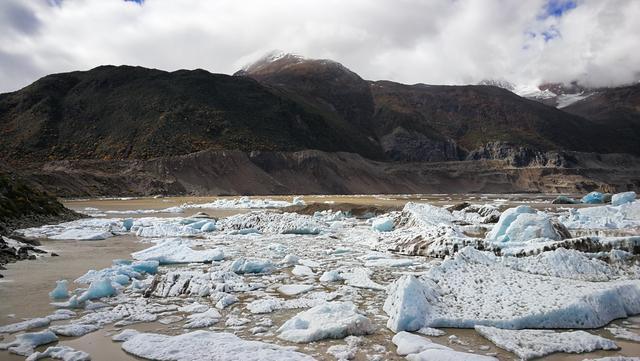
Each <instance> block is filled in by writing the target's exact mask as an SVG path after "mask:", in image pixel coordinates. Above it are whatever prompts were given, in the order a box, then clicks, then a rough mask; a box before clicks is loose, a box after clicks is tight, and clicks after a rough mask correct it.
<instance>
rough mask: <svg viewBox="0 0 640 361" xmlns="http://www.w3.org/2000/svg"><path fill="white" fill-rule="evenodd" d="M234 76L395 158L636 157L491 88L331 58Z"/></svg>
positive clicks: (591, 128) (277, 61) (275, 61)
mask: <svg viewBox="0 0 640 361" xmlns="http://www.w3.org/2000/svg"><path fill="white" fill-rule="evenodd" d="M236 75H240V76H244V77H251V78H253V79H255V80H257V81H259V82H260V83H262V84H265V85H267V86H270V87H273V88H276V89H279V90H281V91H282V93H283V94H287V96H288V97H290V98H292V99H295V100H296V101H298V102H300V103H304V104H307V105H308V106H310V107H314V108H316V109H318V110H317V111H318V112H321V113H323V114H327V116H328V117H329V118H332V119H335V121H336V122H337V123H338V124H349V125H350V126H355V127H359V128H360V132H361V133H362V134H365V135H366V136H367V137H370V138H374V139H377V140H378V142H379V144H380V147H381V148H382V150H383V152H384V154H385V156H386V158H387V159H389V160H402V161H445V160H460V159H464V158H465V157H466V155H467V154H469V153H470V152H473V151H475V150H477V149H479V148H482V147H483V146H484V145H486V144H489V143H494V142H507V143H512V144H514V145H516V146H522V145H526V146H529V147H532V148H535V149H540V150H553V149H556V150H557V149H563V150H575V151H584V152H600V153H607V152H609V153H613V152H633V153H636V154H637V153H638V152H639V151H638V149H636V147H635V144H633V143H631V142H625V143H616V142H614V141H612V140H614V139H615V134H614V133H613V132H612V131H611V130H610V129H608V128H607V127H606V126H605V125H603V124H596V123H594V122H591V121H589V120H587V119H585V118H584V117H578V116H575V115H572V114H568V113H566V112H562V111H560V110H557V109H554V108H553V107H548V106H544V105H541V104H539V103H538V102H533V101H529V100H527V99H523V98H522V97H519V96H516V95H515V94H514V93H513V92H511V91H506V90H502V89H500V88H499V87H496V86H495V85H501V87H504V86H508V85H509V84H508V83H506V82H497V83H496V82H493V83H489V82H488V81H487V82H484V84H491V85H492V86H434V85H425V84H416V85H406V84H399V83H394V82H389V81H377V82H372V81H365V80H363V79H362V78H360V77H359V76H358V75H357V74H355V73H353V72H352V71H350V70H349V69H347V68H345V67H344V66H342V65H341V64H339V63H336V62H334V61H331V60H317V59H306V58H304V57H301V56H296V55H291V54H282V53H279V54H278V53H274V54H269V55H267V56H266V57H264V58H262V59H260V60H259V61H257V62H256V63H254V64H251V65H249V66H246V67H245V68H243V69H242V70H241V71H239V72H238V73H236Z"/></svg>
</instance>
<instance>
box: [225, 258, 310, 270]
mask: <svg viewBox="0 0 640 361" xmlns="http://www.w3.org/2000/svg"><path fill="white" fill-rule="evenodd" d="M296 267H299V266H296ZM274 268H275V267H274V266H273V263H271V261H270V260H268V259H246V258H238V259H236V260H234V261H233V262H232V263H231V265H230V266H229V270H231V271H232V272H235V273H239V274H243V273H269V272H271V271H273V270H274Z"/></svg>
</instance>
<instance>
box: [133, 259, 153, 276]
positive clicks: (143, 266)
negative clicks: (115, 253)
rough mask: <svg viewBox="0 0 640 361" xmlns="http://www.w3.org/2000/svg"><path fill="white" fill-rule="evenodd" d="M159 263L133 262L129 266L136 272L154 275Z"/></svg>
mask: <svg viewBox="0 0 640 361" xmlns="http://www.w3.org/2000/svg"><path fill="white" fill-rule="evenodd" d="M159 265H160V262H158V261H155V260H152V261H135V262H133V263H132V264H131V268H133V269H134V270H135V271H138V272H144V273H148V274H155V273H156V272H158V266H159Z"/></svg>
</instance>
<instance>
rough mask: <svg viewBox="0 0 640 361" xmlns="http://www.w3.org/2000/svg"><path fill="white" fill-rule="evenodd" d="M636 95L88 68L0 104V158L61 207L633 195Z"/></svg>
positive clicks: (321, 67)
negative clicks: (143, 200) (365, 197)
mask: <svg viewBox="0 0 640 361" xmlns="http://www.w3.org/2000/svg"><path fill="white" fill-rule="evenodd" d="M637 94H638V87H637V86H636V87H628V88H619V89H611V90H610V91H603V92H600V93H598V94H596V95H593V96H590V97H588V98H586V99H583V100H581V101H579V102H576V103H575V104H573V105H571V106H569V107H567V108H565V109H562V110H561V109H557V108H555V107H551V106H547V105H544V104H541V103H540V102H536V101H532V100H529V99H525V98H522V97H519V96H517V95H516V94H514V93H512V92H510V91H507V90H505V89H502V88H501V87H498V86H487V85H477V86H433V85H425V84H415V85H406V84H399V83H394V82H390V81H367V80H364V79H362V78H361V77H360V76H358V75H357V74H356V73H354V72H352V71H351V70H349V69H347V68H346V67H344V66H343V65H341V64H339V63H337V62H334V61H331V60H314V59H305V58H303V57H299V56H295V55H291V54H270V55H269V56H267V57H265V58H263V59H261V60H260V61H258V62H256V63H254V64H252V65H250V66H247V67H245V68H243V69H242V70H241V71H239V72H238V73H236V74H235V76H228V75H220V74H211V73H208V72H206V71H203V70H193V71H186V70H181V71H176V72H164V71H160V70H154V69H145V68H140V67H129V66H120V67H114V66H103V67H98V68H95V69H92V70H90V71H86V72H72V73H65V74H54V75H50V76H47V77H44V78H42V79H40V80H38V81H36V82H35V83H33V84H32V85H30V86H28V87H26V88H24V89H21V90H19V91H16V92H13V93H7V94H0V160H4V161H6V162H8V163H11V164H12V165H13V166H14V167H17V168H19V169H20V173H21V174H23V175H24V176H25V177H26V179H28V180H29V182H31V184H32V185H34V186H35V187H36V188H40V189H48V190H51V191H53V192H54V193H55V194H57V195H65V196H76V195H83V196H84V195H94V196H95V195H117V194H128V195H132V194H139V195H142V194H154V193H164V194H178V193H180V194H182V193H194V194H225V193H229V194H250V193H251V194H259V193H265V194H266V193H268V194H274V193H278V194H281V193H291V192H293V193H385V192H429V191H439V192H445V191H446V192H455V191H457V192H467V191H479V192H480V191H492V192H498V191H503V192H510V191H559V190H568V189H570V188H572V189H574V190H580V191H582V190H589V189H597V188H610V189H611V190H625V189H637V188H638V187H640V172H639V170H638V168H639V167H638V164H639V162H638V158H637V156H639V155H640V147H638V145H637V144H638V143H637V139H638V138H637V134H638V133H637V132H638V122H639V120H638V119H640V117H639V115H638V105H637V104H638V96H637ZM616 154H627V155H616ZM621 164H622V165H621ZM621 167H622V168H621Z"/></svg>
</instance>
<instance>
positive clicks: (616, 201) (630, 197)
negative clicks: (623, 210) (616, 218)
mask: <svg viewBox="0 0 640 361" xmlns="http://www.w3.org/2000/svg"><path fill="white" fill-rule="evenodd" d="M636 196H637V195H636V192H633V191H632V192H623V193H618V194H614V195H613V196H612V197H611V205H612V206H621V205H623V204H625V203H632V202H633V201H635V200H636Z"/></svg>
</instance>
